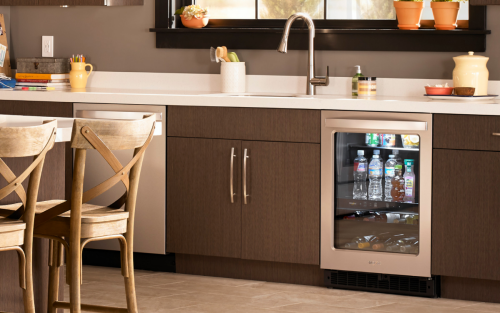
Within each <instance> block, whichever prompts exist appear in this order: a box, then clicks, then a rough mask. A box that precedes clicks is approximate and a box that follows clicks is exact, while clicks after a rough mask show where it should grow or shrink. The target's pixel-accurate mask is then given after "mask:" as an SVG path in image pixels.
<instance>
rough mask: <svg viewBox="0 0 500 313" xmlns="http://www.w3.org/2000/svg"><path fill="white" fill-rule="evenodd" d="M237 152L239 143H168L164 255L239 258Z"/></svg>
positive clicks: (172, 140) (185, 140)
mask: <svg viewBox="0 0 500 313" xmlns="http://www.w3.org/2000/svg"><path fill="white" fill-rule="evenodd" d="M232 148H234V154H235V155H236V156H235V157H233V161H234V167H233V169H234V171H233V175H234V176H233V177H234V180H233V184H234V185H233V186H234V193H236V195H235V196H234V203H231V199H230V176H231V175H230V162H231V149H232ZM240 150H241V141H239V140H220V139H196V138H173V137H169V138H168V141H167V251H168V252H175V253H185V254H198V255H209V256H221V257H233V258H240V257H241V192H240V187H241V153H240Z"/></svg>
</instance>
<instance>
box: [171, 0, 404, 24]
mask: <svg viewBox="0 0 500 313" xmlns="http://www.w3.org/2000/svg"><path fill="white" fill-rule="evenodd" d="M172 1H173V2H177V3H176V4H174V8H176V9H178V8H180V7H183V6H186V5H191V4H195V3H196V0H172ZM328 1H330V0H324V4H325V8H324V18H323V19H314V25H315V26H316V28H319V29H359V28H363V29H397V28H398V22H397V20H395V19H394V20H333V19H326V15H327V10H328ZM258 3H259V0H255V18H254V19H210V21H209V22H208V25H207V26H206V27H208V28H232V27H235V28H279V27H283V24H284V21H285V19H258V15H259V12H258V11H259V7H258ZM176 23H177V24H176V27H181V25H182V23H180V21H178V20H177V21H176ZM297 23H298V22H297Z"/></svg>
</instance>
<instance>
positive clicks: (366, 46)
mask: <svg viewBox="0 0 500 313" xmlns="http://www.w3.org/2000/svg"><path fill="white" fill-rule="evenodd" d="M150 31H151V32H155V33H156V47H157V48H171V49H205V48H208V47H210V46H214V47H216V46H229V47H231V49H266V50H267V49H269V50H270V49H273V50H274V49H276V47H277V46H278V43H279V41H280V38H281V34H282V32H283V28H203V29H190V28H152V29H150ZM292 33H293V34H292V35H291V36H290V40H289V42H288V47H289V49H291V50H307V43H308V33H307V30H306V29H292ZM488 34H491V31H489V30H469V29H456V30H451V31H450V30H435V29H419V30H399V29H316V38H315V47H316V49H317V50H347V51H438V52H467V51H475V52H484V51H486V35H488Z"/></svg>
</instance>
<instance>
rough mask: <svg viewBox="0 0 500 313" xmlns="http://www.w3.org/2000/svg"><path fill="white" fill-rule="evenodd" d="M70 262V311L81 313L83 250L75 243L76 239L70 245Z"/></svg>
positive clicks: (71, 312)
mask: <svg viewBox="0 0 500 313" xmlns="http://www.w3.org/2000/svg"><path fill="white" fill-rule="evenodd" d="M69 249H70V253H69V255H70V257H69V258H70V262H69V266H70V267H71V269H70V271H69V273H70V276H71V278H70V285H69V300H70V301H69V302H70V313H81V311H82V305H81V297H80V281H81V279H80V278H81V272H80V271H81V257H82V255H81V250H80V245H79V244H78V242H77V244H75V242H74V241H72V242H71V244H70V246H69Z"/></svg>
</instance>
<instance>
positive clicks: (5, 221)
mask: <svg viewBox="0 0 500 313" xmlns="http://www.w3.org/2000/svg"><path fill="white" fill-rule="evenodd" d="M25 229H26V223H24V222H23V221H18V220H11V219H10V218H6V217H1V216H0V234H1V233H8V232H11V231H15V230H25Z"/></svg>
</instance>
